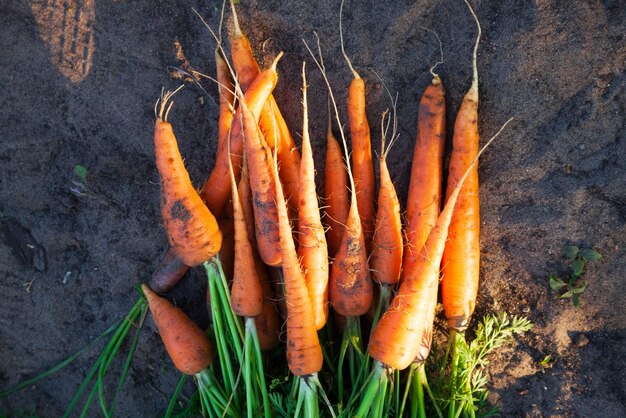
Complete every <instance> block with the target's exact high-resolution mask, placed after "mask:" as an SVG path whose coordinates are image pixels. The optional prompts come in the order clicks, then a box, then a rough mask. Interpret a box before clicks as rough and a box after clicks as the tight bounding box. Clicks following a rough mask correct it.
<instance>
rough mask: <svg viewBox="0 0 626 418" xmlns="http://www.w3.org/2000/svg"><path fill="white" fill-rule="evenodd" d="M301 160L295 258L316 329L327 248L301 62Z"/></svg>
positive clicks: (324, 298)
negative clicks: (299, 265) (303, 275)
mask: <svg viewBox="0 0 626 418" xmlns="http://www.w3.org/2000/svg"><path fill="white" fill-rule="evenodd" d="M302 83H303V85H302V104H303V109H304V110H303V122H302V125H303V126H302V160H301V163H300V176H299V178H300V188H301V189H300V199H299V201H298V231H299V239H298V241H299V244H300V245H299V246H298V256H299V257H300V263H301V264H302V267H303V269H304V272H305V278H306V284H307V287H308V289H309V297H310V298H311V305H312V306H313V315H314V317H315V327H316V329H318V330H319V329H321V328H322V327H323V326H324V325H325V324H326V321H327V319H328V245H327V244H326V236H325V234H324V227H323V226H322V220H321V218H320V209H319V204H318V198H317V193H316V191H315V166H314V164H313V149H312V148H311V140H310V138H309V119H308V118H309V117H308V106H307V95H306V92H307V86H306V74H305V63H304V62H303V63H302Z"/></svg>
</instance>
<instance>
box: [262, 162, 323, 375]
mask: <svg viewBox="0 0 626 418" xmlns="http://www.w3.org/2000/svg"><path fill="white" fill-rule="evenodd" d="M274 164H276V163H274ZM273 174H274V182H275V184H276V207H277V212H278V226H279V239H280V248H281V254H282V269H283V274H284V281H285V299H286V306H287V320H286V327H287V364H288V366H289V370H291V372H292V373H293V374H294V375H295V376H306V375H310V374H313V373H317V372H318V371H320V370H321V368H322V362H323V356H322V348H321V346H320V342H319V339H318V336H317V329H316V327H315V320H314V316H313V306H312V305H311V299H310V298H309V292H308V290H307V285H306V280H305V276H304V272H303V271H302V268H301V267H300V260H299V259H298V254H297V253H296V246H295V243H294V241H293V235H292V233H291V225H290V223H289V215H288V214H287V203H286V202H285V196H284V193H283V187H282V185H281V183H280V180H279V177H278V167H277V166H276V165H275V166H274V170H273ZM255 215H256V213H255Z"/></svg>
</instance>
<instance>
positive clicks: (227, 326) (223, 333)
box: [204, 256, 244, 409]
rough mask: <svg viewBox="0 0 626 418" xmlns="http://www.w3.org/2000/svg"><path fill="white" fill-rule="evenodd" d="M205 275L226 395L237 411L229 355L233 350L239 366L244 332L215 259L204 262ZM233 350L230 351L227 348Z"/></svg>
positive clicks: (222, 272) (236, 392)
mask: <svg viewBox="0 0 626 418" xmlns="http://www.w3.org/2000/svg"><path fill="white" fill-rule="evenodd" d="M204 268H205V270H206V273H207V279H208V285H209V292H210V294H211V301H212V303H211V316H212V318H213V323H214V328H215V341H216V345H217V350H218V357H219V361H220V370H221V371H222V377H223V380H224V382H225V385H226V389H227V391H228V392H230V393H232V396H233V402H234V404H235V406H236V409H239V408H238V406H239V405H241V403H240V399H239V391H237V390H236V389H237V381H236V378H235V373H234V367H233V363H232V361H233V360H232V357H231V353H232V351H234V353H235V357H236V358H237V361H238V362H239V364H242V360H243V348H242V343H243V339H244V338H243V332H242V330H241V323H240V322H239V319H238V318H237V317H236V315H235V314H234V312H233V311H232V308H231V305H230V296H229V291H228V283H227V281H226V278H225V277H224V271H223V269H222V265H221V262H220V260H219V257H218V256H214V257H213V258H212V259H211V260H210V261H208V262H206V263H204ZM229 346H230V347H231V348H232V351H230V350H229V348H228V347H229Z"/></svg>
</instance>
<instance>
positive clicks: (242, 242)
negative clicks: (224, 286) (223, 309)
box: [230, 105, 263, 317]
mask: <svg viewBox="0 0 626 418" xmlns="http://www.w3.org/2000/svg"><path fill="white" fill-rule="evenodd" d="M244 106H245V105H244ZM230 181H231V188H232V195H233V220H234V226H235V271H234V274H233V283H232V288H231V306H232V308H233V311H234V312H235V313H236V314H237V315H239V316H244V317H254V316H257V315H259V314H260V313H261V312H262V310H263V294H262V293H263V290H262V287H261V282H260V278H259V276H258V275H257V266H256V263H255V261H254V260H255V257H254V251H253V247H252V244H251V243H250V239H249V238H248V228H247V226H246V219H245V216H244V212H243V209H242V206H241V201H240V199H239V190H238V188H237V183H236V181H235V174H234V172H233V167H232V164H231V166H230Z"/></svg>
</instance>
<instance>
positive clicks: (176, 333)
mask: <svg viewBox="0 0 626 418" xmlns="http://www.w3.org/2000/svg"><path fill="white" fill-rule="evenodd" d="M141 289H142V290H143V293H144V295H145V296H146V299H147V300H148V306H149V307H150V312H152V317H153V318H154V322H155V324H156V327H157V329H158V330H159V334H160V335H161V339H162V340H163V344H164V345H165V349H166V350H167V353H168V354H169V356H170V358H171V359H172V362H173V363H174V365H175V366H176V368H177V369H178V370H180V371H181V372H182V373H185V374H189V375H194V374H196V373H199V372H201V371H202V370H204V369H205V368H207V367H208V366H209V365H210V364H211V361H212V358H213V348H212V347H211V342H210V341H209V339H208V338H207V336H206V335H205V334H204V332H203V331H202V330H201V329H200V327H198V326H197V325H196V324H195V323H194V322H193V321H192V320H191V319H190V318H189V317H188V316H187V315H186V314H185V313H184V312H183V311H181V310H180V309H179V308H177V307H175V306H174V305H172V304H171V303H170V302H169V301H168V300H167V299H165V298H162V297H160V296H158V295H157V294H156V293H154V292H153V291H152V290H150V288H149V287H148V286H147V285H146V284H142V285H141Z"/></svg>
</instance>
